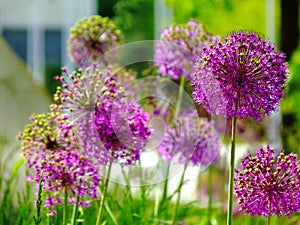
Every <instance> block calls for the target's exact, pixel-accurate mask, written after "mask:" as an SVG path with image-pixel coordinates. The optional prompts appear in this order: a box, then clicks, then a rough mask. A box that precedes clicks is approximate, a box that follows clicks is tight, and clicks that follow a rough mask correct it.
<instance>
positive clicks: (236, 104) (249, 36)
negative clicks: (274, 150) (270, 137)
mask: <svg viewBox="0 0 300 225" xmlns="http://www.w3.org/2000/svg"><path fill="white" fill-rule="evenodd" d="M284 60H285V55H284V53H282V52H277V51H276V46H275V45H274V44H273V43H271V42H269V41H268V40H265V39H263V38H262V37H261V36H259V35H257V34H256V33H254V32H246V31H239V32H233V33H231V34H230V35H229V36H227V37H225V40H224V41H221V40H219V41H215V42H214V43H213V44H211V45H210V46H209V47H206V48H204V49H203V52H202V53H201V54H200V56H199V57H198V59H197V60H196V63H195V65H194V66H193V69H192V84H193V86H194V91H193V97H194V99H195V101H196V102H197V103H199V104H202V105H203V107H204V108H205V109H206V110H207V111H208V112H209V113H210V114H212V115H221V116H225V117H233V116H235V117H239V118H243V117H246V118H253V119H254V120H255V121H259V120H261V117H262V116H263V115H270V113H271V112H272V111H274V110H275V109H276V106H277V105H278V103H279V101H280V99H281V98H282V97H283V96H284V86H285V82H286V80H287V75H288V70H287V63H286V62H285V61H284Z"/></svg>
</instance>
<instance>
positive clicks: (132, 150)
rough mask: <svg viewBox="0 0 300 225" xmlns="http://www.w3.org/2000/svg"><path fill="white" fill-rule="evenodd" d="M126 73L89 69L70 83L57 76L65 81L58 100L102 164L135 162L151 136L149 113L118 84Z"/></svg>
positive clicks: (87, 148) (88, 150) (91, 155)
mask: <svg viewBox="0 0 300 225" xmlns="http://www.w3.org/2000/svg"><path fill="white" fill-rule="evenodd" d="M123 72H124V71H123ZM123 72H122V73H120V72H117V73H112V72H111V71H110V69H108V70H105V71H102V72H100V71H99V70H97V69H96V70H90V69H89V68H87V69H86V70H85V73H82V72H81V71H79V72H76V73H74V74H73V75H71V76H70V81H69V82H68V81H67V79H66V78H63V77H61V78H58V79H59V80H60V81H61V82H65V83H66V84H64V85H63V88H62V89H58V91H57V93H56V95H55V101H56V102H57V103H63V105H64V106H65V109H66V110H67V111H68V112H69V113H71V115H72V116H73V124H74V126H75V127H76V128H77V130H78V133H79V136H80V138H79V142H80V145H81V146H82V148H83V149H84V150H85V153H86V155H88V156H89V158H93V159H94V160H95V161H96V162H97V163H99V164H101V165H105V164H107V163H108V162H119V163H121V164H125V165H128V164H133V163H134V162H135V161H136V160H138V159H139V157H140V153H141V152H142V151H143V150H144V148H145V146H146V143H147V142H148V139H149V137H150V130H149V128H148V127H147V122H148V120H149V116H148V114H147V113H144V112H143V110H142V108H141V107H140V106H139V105H138V104H137V103H136V102H134V101H129V100H127V98H126V96H125V91H124V88H123V87H122V86H121V85H120V84H119V83H118V80H117V77H118V76H119V75H120V74H124V73H123ZM67 83H68V84H67Z"/></svg>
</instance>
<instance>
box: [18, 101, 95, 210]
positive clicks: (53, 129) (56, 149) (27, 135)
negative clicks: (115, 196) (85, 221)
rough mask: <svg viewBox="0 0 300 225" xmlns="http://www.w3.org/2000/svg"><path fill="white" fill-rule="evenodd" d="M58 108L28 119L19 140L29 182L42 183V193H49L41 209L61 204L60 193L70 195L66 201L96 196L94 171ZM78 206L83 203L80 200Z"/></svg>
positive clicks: (73, 131) (72, 130)
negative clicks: (65, 191) (41, 181)
mask: <svg viewBox="0 0 300 225" xmlns="http://www.w3.org/2000/svg"><path fill="white" fill-rule="evenodd" d="M60 108H61V107H60V106H57V105H52V106H51V112H50V113H47V114H40V115H34V116H32V118H31V120H32V123H31V124H28V125H27V126H26V127H25V130H24V132H23V133H21V134H20V136H19V139H20V140H21V141H22V151H23V157H24V158H25V160H26V162H27V164H28V167H29V168H30V169H31V175H30V177H29V180H30V181H33V182H36V183H39V182H40V179H42V180H43V189H44V190H47V191H49V192H50V193H51V195H50V196H49V198H48V199H47V200H46V202H45V207H53V206H54V205H57V204H61V203H62V200H61V196H60V194H61V189H66V190H67V191H68V193H69V194H71V195H70V200H72V199H74V198H75V197H76V196H77V195H78V196H79V197H81V198H83V197H84V196H90V197H93V198H96V197H97V196H98V194H97V186H98V184H99V182H100V180H99V177H98V170H97V168H96V167H95V166H94V165H93V164H92V162H91V161H90V160H88V159H87V158H85V157H84V156H83V154H82V152H80V149H79V147H78V145H77V140H76V133H75V130H74V128H73V127H72V126H71V125H70V122H69V121H68V120H67V118H66V117H65V116H64V115H62V114H61V113H60V112H59V111H60ZM54 199H56V200H54ZM80 204H81V205H87V202H85V200H84V199H81V200H80Z"/></svg>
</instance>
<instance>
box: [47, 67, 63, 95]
mask: <svg viewBox="0 0 300 225" xmlns="http://www.w3.org/2000/svg"><path fill="white" fill-rule="evenodd" d="M45 70H46V71H45V85H46V88H47V90H48V93H49V94H50V95H51V96H53V95H54V94H55V92H56V88H57V86H59V85H60V83H59V82H58V81H56V80H54V77H55V76H58V75H60V74H61V68H60V65H58V64H48V65H46V68H45Z"/></svg>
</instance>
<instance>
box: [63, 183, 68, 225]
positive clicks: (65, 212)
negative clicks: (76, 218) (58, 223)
mask: <svg viewBox="0 0 300 225" xmlns="http://www.w3.org/2000/svg"><path fill="white" fill-rule="evenodd" d="M64 192H65V199H64V200H65V202H64V203H65V204H64V214H63V224H64V225H67V224H68V223H67V221H68V190H67V188H65V190H64Z"/></svg>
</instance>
